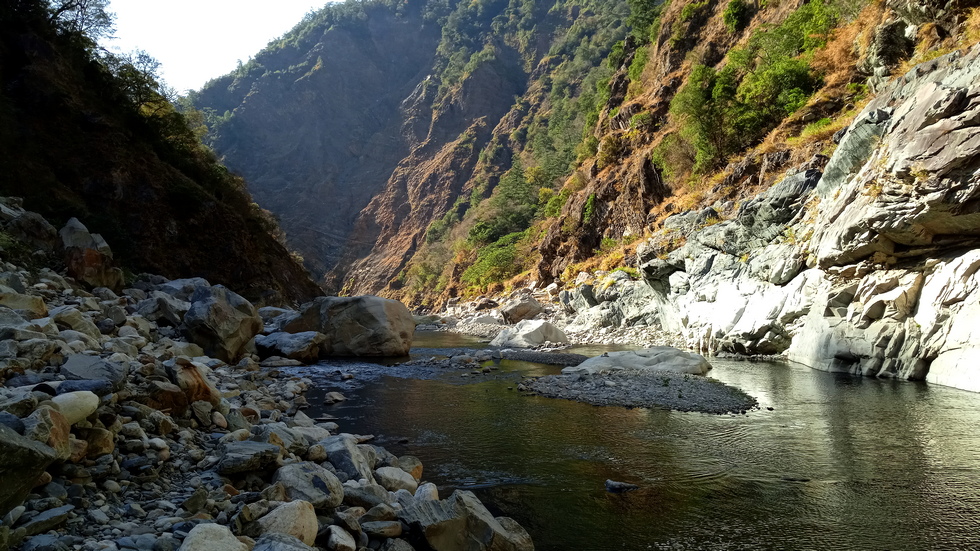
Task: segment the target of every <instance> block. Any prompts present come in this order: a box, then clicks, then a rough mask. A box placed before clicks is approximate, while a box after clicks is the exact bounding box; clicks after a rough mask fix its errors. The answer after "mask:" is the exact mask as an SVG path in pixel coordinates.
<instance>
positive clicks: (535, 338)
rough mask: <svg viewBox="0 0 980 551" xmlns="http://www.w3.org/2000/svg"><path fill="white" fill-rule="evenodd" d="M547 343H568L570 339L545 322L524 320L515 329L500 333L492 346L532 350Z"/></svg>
mask: <svg viewBox="0 0 980 551" xmlns="http://www.w3.org/2000/svg"><path fill="white" fill-rule="evenodd" d="M545 342H551V343H556V344H558V343H562V344H564V343H567V342H568V337H567V336H565V333H563V332H562V330H561V329H558V328H557V327H555V326H554V325H552V324H551V323H550V322H547V321H544V320H524V321H522V322H520V323H518V324H517V325H515V326H514V327H508V328H506V329H504V330H503V331H501V332H500V334H499V335H497V337H496V338H494V339H493V341H491V342H490V346H509V347H516V348H530V347H533V346H540V345H542V344H544V343H545Z"/></svg>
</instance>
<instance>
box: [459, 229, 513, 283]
mask: <svg viewBox="0 0 980 551" xmlns="http://www.w3.org/2000/svg"><path fill="white" fill-rule="evenodd" d="M526 237H527V232H526V231H523V232H517V233H511V234H508V235H505V236H503V237H501V238H500V239H498V240H497V241H496V242H494V243H492V244H490V245H487V246H485V247H483V248H482V249H480V252H479V253H477V258H476V262H474V263H473V264H472V265H471V266H470V267H468V268H466V270H465V271H464V272H463V275H462V276H460V279H461V280H462V281H463V282H464V283H466V284H468V285H479V286H481V287H483V286H486V285H489V284H491V283H496V282H500V281H504V280H505V279H507V278H510V277H513V276H514V275H517V274H519V273H520V272H521V271H522V269H523V266H524V264H523V262H522V261H521V260H522V259H521V258H519V256H518V254H517V243H518V242H519V241H521V240H522V239H524V238H526Z"/></svg>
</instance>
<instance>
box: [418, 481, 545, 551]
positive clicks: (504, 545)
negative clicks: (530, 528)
mask: <svg viewBox="0 0 980 551" xmlns="http://www.w3.org/2000/svg"><path fill="white" fill-rule="evenodd" d="M400 518H401V520H403V521H404V522H406V523H407V524H408V525H409V526H410V527H411V528H412V529H413V531H418V532H420V533H421V534H422V537H423V538H424V539H425V542H426V543H427V544H428V545H429V547H431V548H432V549H433V550H434V551H484V550H486V551H489V550H494V551H497V550H500V551H504V550H506V551H533V549H534V544H533V543H531V538H530V536H528V534H527V532H526V531H525V530H524V529H523V528H521V526H520V525H519V524H517V523H516V522H514V521H513V520H511V519H509V518H507V517H500V518H494V517H493V515H491V514H490V512H489V511H487V508H486V507H484V506H483V504H482V503H480V500H478V499H477V498H476V496H475V495H473V493H472V492H467V491H464V490H456V491H455V492H453V495H451V496H450V497H449V498H448V499H445V500H443V501H419V502H416V503H415V504H413V505H411V506H409V507H407V508H406V509H404V510H403V511H402V512H401V514H400Z"/></svg>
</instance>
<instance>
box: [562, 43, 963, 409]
mask: <svg viewBox="0 0 980 551" xmlns="http://www.w3.org/2000/svg"><path fill="white" fill-rule="evenodd" d="M978 77H980V46H975V47H973V48H971V49H970V50H968V51H964V52H954V53H952V54H949V55H947V56H944V57H941V58H938V59H935V60H933V61H930V62H927V63H925V64H922V65H919V66H917V67H915V68H913V69H912V70H911V71H910V72H909V73H908V74H907V75H906V76H904V77H902V78H899V79H897V80H895V81H893V82H891V83H890V84H889V85H888V86H887V87H886V88H884V89H883V90H882V92H881V93H880V94H879V96H878V97H877V98H876V99H875V100H874V101H872V102H871V103H870V104H869V105H868V106H867V107H865V109H864V110H863V111H862V113H861V114H860V115H859V116H858V117H857V119H856V121H855V123H854V124H853V125H851V127H850V128H849V129H848V130H847V132H846V134H845V135H844V136H843V139H842V141H841V143H840V145H839V146H838V148H837V149H836V151H835V153H834V155H833V156H832V157H831V158H830V159H829V162H827V164H826V168H825V169H824V170H823V171H822V172H821V171H819V170H817V169H809V170H805V171H800V172H797V173H796V174H792V175H789V176H787V177H786V178H785V179H784V180H783V181H782V182H781V183H779V184H778V185H776V186H774V187H773V188H771V189H769V190H768V191H766V192H765V193H763V194H762V195H760V196H759V197H758V198H756V199H754V200H751V201H747V202H745V203H743V204H741V205H740V206H738V207H737V208H735V207H734V206H733V205H727V207H728V208H727V210H726V209H725V206H726V205H718V206H717V207H718V210H717V211H715V210H712V209H709V211H710V212H689V213H683V214H678V215H675V216H672V217H670V218H668V219H667V221H666V222H665V223H664V229H663V230H662V232H661V234H660V235H658V236H657V237H655V238H654V239H653V240H651V241H650V242H649V243H647V244H646V245H644V246H641V247H640V249H639V250H638V253H639V255H638V256H639V262H640V264H641V268H642V271H643V277H644V281H641V282H635V281H630V280H629V278H624V277H622V276H620V277H618V278H607V279H605V280H601V281H599V282H598V284H597V285H596V286H591V285H590V286H585V287H579V288H577V289H576V290H574V291H572V292H566V293H564V294H563V296H562V301H563V303H564V305H565V307H566V308H567V309H568V311H570V312H574V313H575V315H576V321H577V322H578V323H580V324H584V325H591V326H602V325H607V326H619V325H624V324H625V325H635V324H643V325H650V326H654V327H661V328H663V329H667V330H670V331H678V332H681V333H683V334H685V335H687V336H688V338H689V339H690V342H691V343H692V344H694V345H696V346H698V347H699V348H701V349H703V350H707V351H718V350H726V351H732V352H739V353H749V354H780V353H782V354H786V355H787V357H788V358H789V359H791V360H794V361H797V362H800V363H803V364H805V365H809V366H811V367H814V368H817V369H824V370H829V371H844V372H851V373H859V374H864V375H868V376H877V377H896V378H902V379H911V380H922V379H925V380H927V381H931V382H935V383H939V384H944V385H949V386H955V387H959V388H964V389H969V390H974V391H980V375H978V372H977V370H976V369H975V365H976V358H977V357H978V354H980V350H978V348H977V346H976V342H977V341H976V339H975V338H974V336H975V331H976V329H975V327H977V323H976V319H977V314H978V312H980V310H978V308H977V307H976V305H977V304H978V299H980V294H978V293H980V291H978V285H980V279H978V276H977V274H976V272H977V268H978V267H980V253H978V249H977V245H978V238H980V214H978V211H977V207H976V203H977V193H978V189H980V157H978V153H980V131H978V126H977V122H978V121H980V87H977V85H976V82H978ZM820 164H821V163H820V162H819V161H816V162H815V166H819V165H820ZM719 219H720V221H719ZM664 239H668V240H670V239H673V240H680V241H686V242H685V244H684V245H683V246H682V247H680V248H677V249H676V250H674V251H672V252H670V253H669V254H661V256H662V258H660V257H658V256H657V251H658V250H660V249H658V244H659V243H661V242H662V241H663V240H664ZM597 289H601V292H598V291H597ZM573 323H574V322H573Z"/></svg>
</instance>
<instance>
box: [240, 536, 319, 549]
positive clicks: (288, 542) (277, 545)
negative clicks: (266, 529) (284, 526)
mask: <svg viewBox="0 0 980 551" xmlns="http://www.w3.org/2000/svg"><path fill="white" fill-rule="evenodd" d="M252 551H316V549H315V548H313V547H310V546H309V545H306V544H305V543H303V542H302V541H300V540H299V538H296V537H293V536H290V535H287V534H266V535H264V536H262V537H261V538H259V539H258V541H256V542H255V547H253V548H252Z"/></svg>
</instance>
